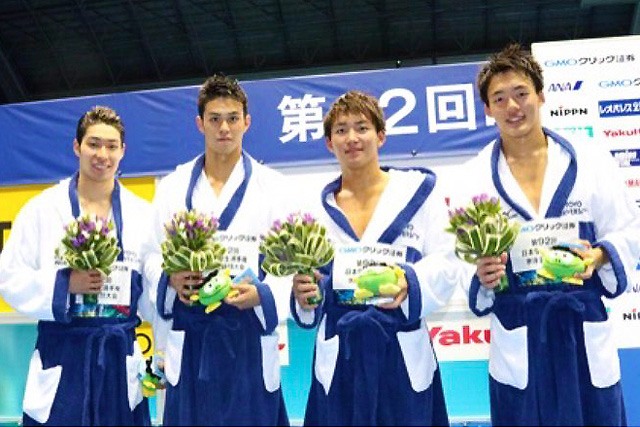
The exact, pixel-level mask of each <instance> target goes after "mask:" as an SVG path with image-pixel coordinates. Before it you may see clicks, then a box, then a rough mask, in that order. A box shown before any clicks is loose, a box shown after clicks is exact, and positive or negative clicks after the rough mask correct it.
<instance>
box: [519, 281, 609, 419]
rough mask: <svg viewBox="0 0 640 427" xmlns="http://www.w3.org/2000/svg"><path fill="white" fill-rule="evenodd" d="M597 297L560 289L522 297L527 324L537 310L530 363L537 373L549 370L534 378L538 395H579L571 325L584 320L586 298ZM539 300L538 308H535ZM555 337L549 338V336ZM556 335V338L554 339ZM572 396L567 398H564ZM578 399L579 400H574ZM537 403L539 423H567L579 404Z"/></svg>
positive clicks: (573, 325) (556, 397)
mask: <svg viewBox="0 0 640 427" xmlns="http://www.w3.org/2000/svg"><path fill="white" fill-rule="evenodd" d="M598 300H599V297H598V296H597V295H596V294H594V293H590V292H563V291H551V292H547V291H540V292H530V293H528V294H527V295H526V297H525V308H526V310H527V312H529V313H528V314H527V317H529V316H532V317H530V318H528V319H527V323H530V322H531V323H533V322H535V318H536V317H538V316H537V315H536V313H538V312H539V313H540V315H539V317H538V318H539V322H540V329H539V342H538V344H537V345H536V346H535V347H536V348H535V349H534V353H533V354H531V353H530V357H533V361H532V363H535V364H536V365H537V367H538V368H537V370H538V371H539V372H544V371H546V372H549V373H550V374H551V375H547V376H544V377H540V378H538V379H537V382H536V385H535V387H536V388H537V389H538V393H540V394H541V395H549V396H552V398H551V399H552V400H555V399H562V396H563V395H566V394H571V395H577V396H579V391H578V390H577V389H575V387H577V385H576V378H577V376H578V371H577V369H578V368H577V365H576V363H577V359H578V357H579V355H578V349H579V345H578V342H577V339H576V338H577V337H576V332H575V325H576V324H577V323H576V321H577V320H579V321H581V322H582V321H584V318H585V312H586V304H587V303H588V302H589V301H598ZM539 303H542V307H541V308H542V311H538V309H537V308H536V307H538V304H539ZM550 335H552V336H555V339H549V336H550ZM558 337H560V339H558ZM572 400H574V399H572V398H568V401H572ZM578 400H579V399H578ZM548 406H549V405H541V407H540V408H539V410H540V411H541V413H540V417H541V419H540V422H541V423H542V424H549V425H556V424H559V425H560V424H567V423H569V424H571V420H573V421H574V422H575V419H573V418H569V419H565V417H571V415H570V414H572V413H581V410H580V408H579V407H575V408H569V407H566V406H563V408H562V409H560V408H558V407H552V408H551V407H548Z"/></svg>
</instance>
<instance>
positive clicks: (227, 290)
mask: <svg viewBox="0 0 640 427" xmlns="http://www.w3.org/2000/svg"><path fill="white" fill-rule="evenodd" d="M232 283H233V282H232V280H231V276H230V273H229V269H228V268H227V269H224V270H223V269H220V270H218V272H217V273H216V274H215V275H213V276H211V277H207V278H206V279H205V283H204V285H202V287H201V288H200V289H199V290H198V293H197V294H194V295H191V301H199V302H200V304H202V305H206V306H207V308H205V309H204V311H205V313H211V312H212V311H213V310H215V309H216V308H218V307H220V304H222V300H223V299H225V298H226V297H227V295H231V296H234V295H235V294H237V293H238V291H235V290H233V291H232V290H231V284H232Z"/></svg>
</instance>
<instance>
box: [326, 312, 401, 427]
mask: <svg viewBox="0 0 640 427" xmlns="http://www.w3.org/2000/svg"><path fill="white" fill-rule="evenodd" d="M398 327H399V325H398V321H397V320H396V319H394V318H393V317H391V316H389V315H387V314H385V313H383V312H381V311H380V310H378V309H376V308H375V307H373V306H371V307H369V308H367V309H366V310H364V311H359V310H352V311H349V312H347V313H346V314H344V315H342V317H341V318H340V319H339V320H338V323H337V332H338V335H340V336H341V341H342V342H343V343H344V347H343V348H344V351H345V358H346V359H347V360H349V359H352V356H355V357H353V360H352V362H353V369H354V371H355V372H356V374H355V375H354V378H353V379H354V380H355V381H354V384H353V392H354V396H355V397H356V399H357V400H359V401H361V402H367V411H366V414H365V413H359V412H358V411H355V412H354V414H353V415H354V419H353V420H352V422H353V423H354V424H375V422H376V419H377V408H378V389H379V380H380V373H381V370H382V369H381V368H382V366H383V364H384V363H385V361H384V351H385V348H386V345H387V344H388V343H389V341H390V340H391V339H392V335H393V334H394V332H395V331H397V330H398ZM356 334H360V335H361V336H362V337H366V336H369V335H370V336H371V337H370V339H369V340H367V339H365V340H364V341H363V343H360V344H361V345H360V346H359V348H357V349H355V350H354V349H352V348H351V347H352V345H351V340H352V335H356ZM367 343H370V344H371V345H366V346H365V345H362V344H367ZM365 347H366V348H365ZM356 406H357V405H356Z"/></svg>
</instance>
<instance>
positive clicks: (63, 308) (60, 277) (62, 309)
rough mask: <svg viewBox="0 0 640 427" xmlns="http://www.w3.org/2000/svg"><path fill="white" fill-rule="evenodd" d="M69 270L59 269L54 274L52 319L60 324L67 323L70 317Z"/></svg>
mask: <svg viewBox="0 0 640 427" xmlns="http://www.w3.org/2000/svg"><path fill="white" fill-rule="evenodd" d="M70 278H71V269H70V268H68V267H67V268H61V269H60V270H58V271H57V272H56V280H55V283H54V285H53V303H52V308H53V310H52V311H53V318H54V319H56V321H58V322H61V323H69V322H70V321H71V319H72V317H71V316H70V315H69V304H68V303H69V279H70Z"/></svg>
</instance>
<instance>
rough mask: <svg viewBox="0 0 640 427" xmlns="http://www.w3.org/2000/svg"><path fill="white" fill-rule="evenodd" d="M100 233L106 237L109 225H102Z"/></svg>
mask: <svg viewBox="0 0 640 427" xmlns="http://www.w3.org/2000/svg"><path fill="white" fill-rule="evenodd" d="M100 233H102V235H103V236H104V237H107V234H109V227H107V226H106V225H105V226H104V227H102V230H101V231H100Z"/></svg>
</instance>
